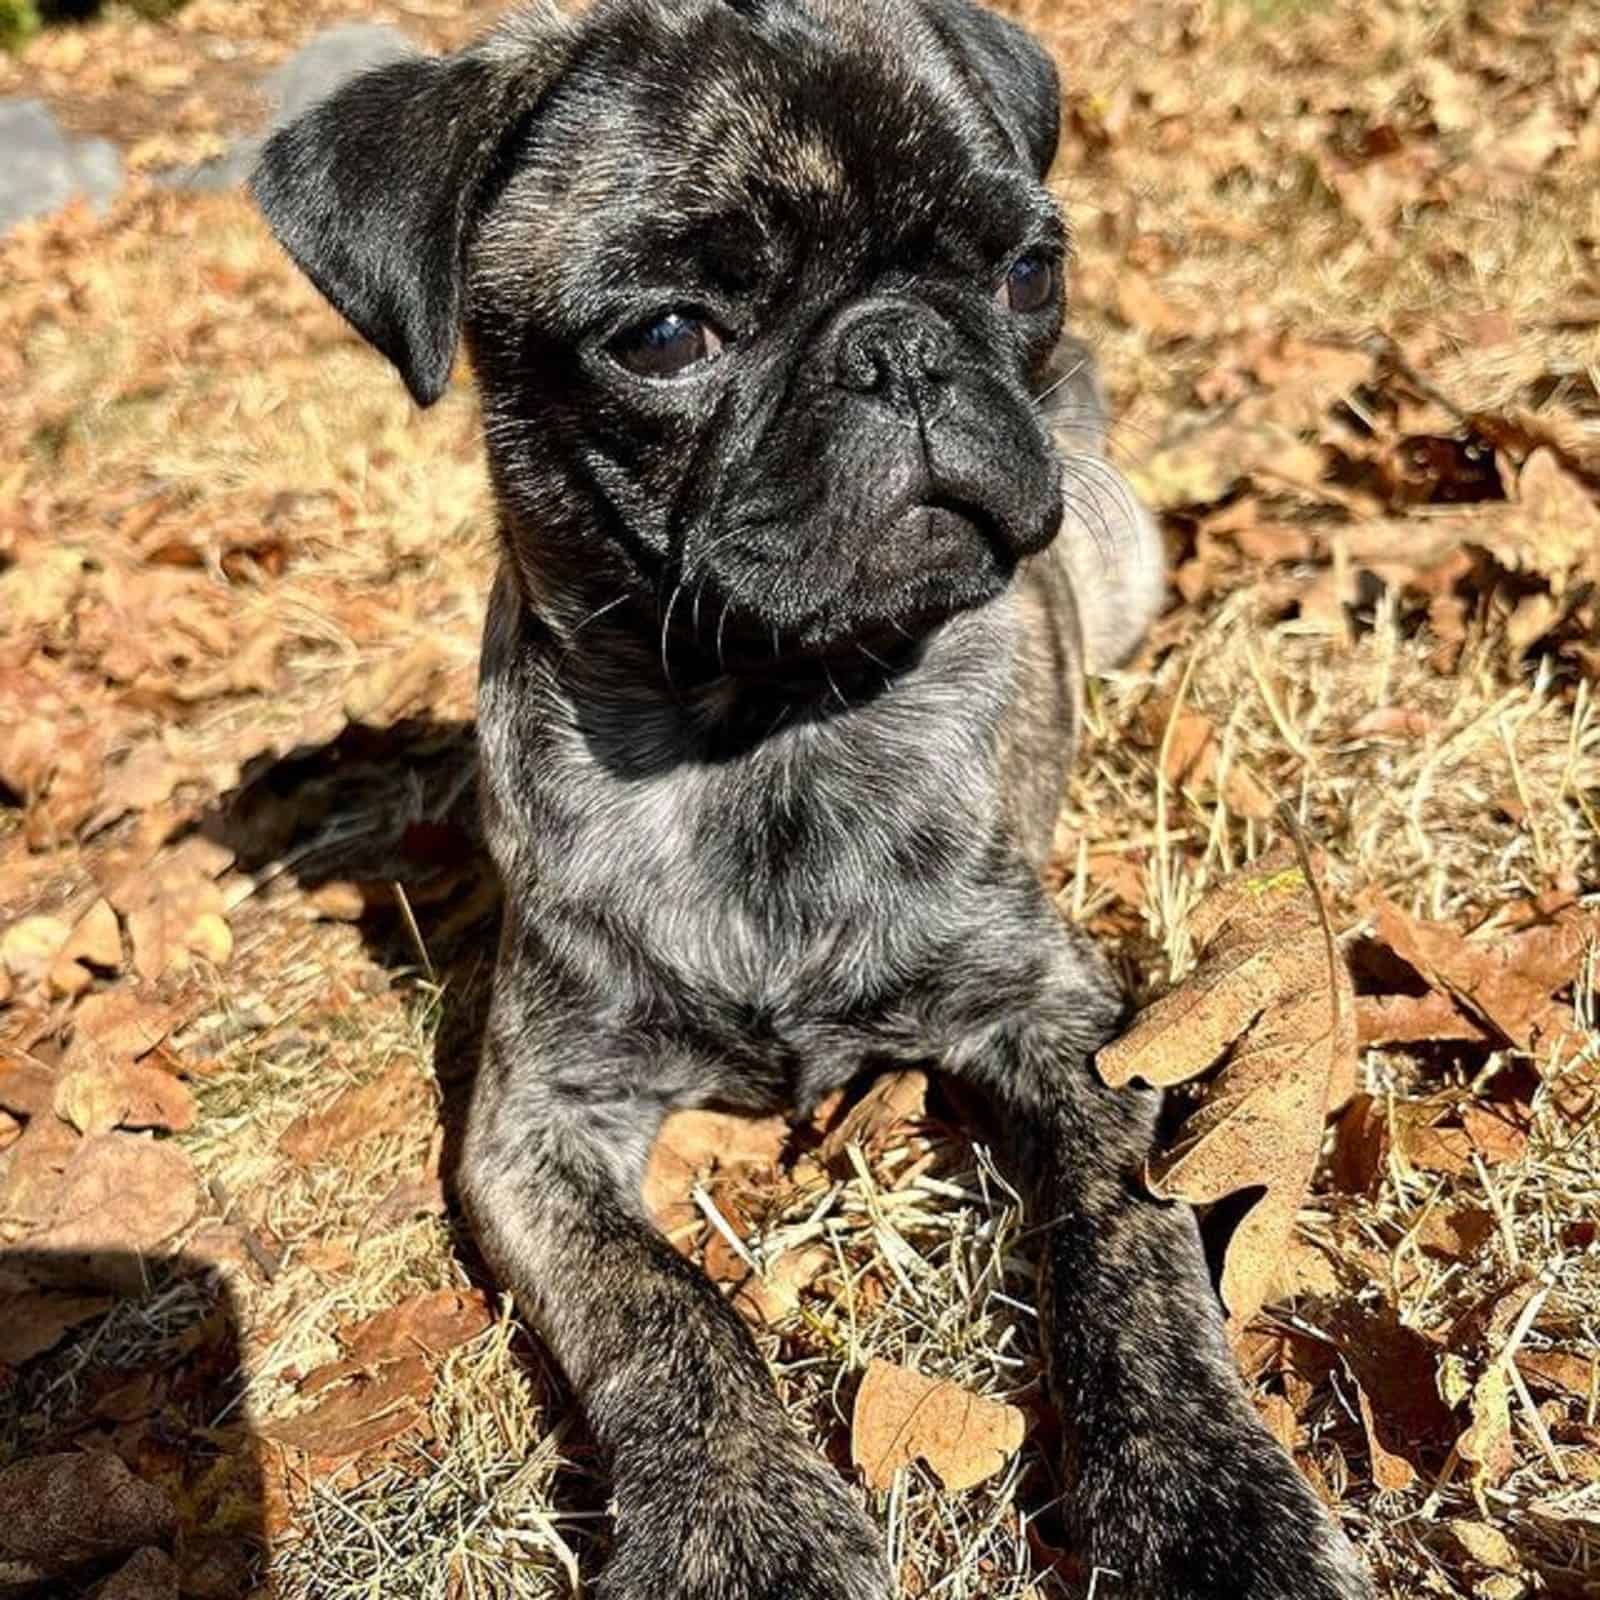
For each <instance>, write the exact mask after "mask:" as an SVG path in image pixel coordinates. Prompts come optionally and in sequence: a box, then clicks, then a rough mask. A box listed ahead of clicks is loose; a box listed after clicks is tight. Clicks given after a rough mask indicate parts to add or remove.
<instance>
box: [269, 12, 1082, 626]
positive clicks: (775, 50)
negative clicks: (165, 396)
mask: <svg viewBox="0 0 1600 1600" xmlns="http://www.w3.org/2000/svg"><path fill="white" fill-rule="evenodd" d="M1057 116H1058V98H1057V85H1056V77H1055V72H1054V69H1053V67H1052V65H1051V63H1050V61H1049V58H1048V57H1047V56H1045V55H1044V54H1043V52H1042V51H1040V50H1039V49H1038V48H1037V46H1035V45H1034V44H1033V43H1032V41H1031V40H1030V39H1029V38H1028V37H1027V35H1026V34H1024V33H1023V32H1022V31H1021V30H1020V29H1018V28H1016V27H1014V26H1013V25H1012V24H1010V23H1008V22H1006V21H1004V20H1002V19H1001V18H999V17H997V16H995V15H994V14H992V13H990V12H988V11H985V10H982V9H980V8H979V7H978V6H976V5H974V4H972V3H970V0H596V4H595V5H594V6H593V7H592V9H590V10H588V11H587V12H585V13H583V14H582V15H580V16H578V17H575V18H571V19H568V18H564V17H561V16H559V15H557V14H556V13H555V12H554V11H534V12H525V13H522V14H520V15H518V16H515V17H513V18H512V19H510V20H509V21H508V22H507V23H506V24H504V25H502V26H501V28H500V29H498V30H497V31H496V32H494V33H492V34H491V35H489V36H488V37H487V38H485V39H484V40H482V41H481V42H480V43H478V44H477V45H475V46H473V47H471V48H469V49H467V50H465V51H463V52H461V53H460V54H457V55H454V56H449V57H445V58H442V59H425V58H420V57H419V58H415V59H409V60H404V61H400V62H396V63H393V64H391V65H387V66H384V67H381V68H379V69H377V70H376V71H373V72H370V73H368V74H366V75H365V76H363V77H361V78H359V79H357V80H355V81H353V82H352V83H350V84H348V85H346V86H345V87H344V88H343V89H341V90H339V91H338V92H337V93H335V94H334V95H333V96H332V97H331V98H330V99H329V100H327V101H325V102H324V103H323V104H322V105H320V106H319V107H317V108H315V109H314V110H312V111H311V112H309V113H308V114H306V115H305V116H304V117H302V118H301V119H300V120H299V121H298V122H296V123H293V124H292V125H290V126H289V127H288V128H286V129H284V130H283V131H281V132H279V133H278V134H277V135H276V136H275V137H274V138H273V139H272V140H271V141H270V142H269V143H268V145H267V147H266V150H265V153H264V156H263V159H262V162H261V165H260V167H259V169H258V171H257V173H256V176H255V179H254V181H253V189H254V193H255V195H256V198H257V199H258V201H259V203H260V204H261V206H262V208H263V209H264V210H265V212H266V214H267V217H268V218H269V220H270V221H271V223H272V225H273V227H274V228H275V230H276V231H277V233H278V235H279V237H280V238H281V239H282V240H283V242H284V244H285V245H286V246H287V248H288V249H289V250H290V252H291V253H292V254H293V255H294V256H295V258H296V259H297V260H298V261H299V263H300V264H301V266H302V267H303V268H304V269H305V270H306V272H307V273H308V274H309V275H310V277H311V278H312V279H313V280H314V281H315V282H316V284H317V285H318V286H319V287H320V288H321V289H322V291H323V292H324V293H325V294H326V295H327V297H328V298H329V299H330V300H331V301H332V302H333V304H334V305H335V306H336V307H337V308H338V309H339V310H340V311H341V312H342V313H343V314H344V316H345V317H346V318H348V319H349V321H350V322H351V323H352V324H353V325H354V326H355V327H356V329H357V330H358V331H359V332H361V333H362V334H363V335H364V336H365V337H366V338H367V339H369V340H370V341H371V342H372V343H373V344H374V345H376V346H377V348H378V349H379V350H381V351H382V352H383V353H384V354H385V355H386V356H387V357H388V358H389V359H390V360H391V361H392V362H393V363H394V365H395V366H396V367H397V368H398V369H399V370H400V373H401V374H402V376H403V377H404V378H405V381H406V383H407V385H408V386H409V388H410V390H411V392H412V394H413V395H414V396H415V397H416V399H417V400H418V402H420V403H421V404H423V405H427V404H429V403H430V402H432V401H433V400H435V399H437V398H438V396H439V395H440V393H441V392H442V390H443V389H444V387H445V385H446V383H447V381H448V378H449V373H450V368H451V365H452V362H453V359H454V356H455V352H456V349H457V346H458V343H459V342H460V340H461V338H462V336H463V334H464V335H465V339H466V342H467V347H468V349H469V351H470V354H471V356H472V360H473V365H474V368H475V370H476V373H477V376H478V379H479V383H480V386H481V389H482V393H483V401H484V414H485V434H486V438H487V442H488V449H489V456H490V462H491V468H492V471H493V473H494V477H495V482H496V487H497V490H498V493H499V497H500V501H501V505H502V508H503V515H504V517H505V519H506V525H507V532H508V535H509V537H510V539H511V542H512V546H513V549H514V551H515V553H516V555H517V558H518V560H519V564H521V565H522V566H523V567H524V568H525V569H526V570H529V571H531V572H532V574H533V577H532V579H531V581H533V582H535V583H537V582H538V581H539V574H540V572H546V573H549V572H564V573H568V574H580V573H581V574H587V575H589V576H590V577H592V578H594V579H595V580H596V584H591V585H590V592H591V593H593V592H594V589H595V587H596V586H597V585H603V586H609V587H610V588H612V589H614V590H615V591H616V594H617V597H618V600H619V602H621V601H622V600H623V598H624V597H630V598H633V599H637V600H638V601H640V602H641V603H643V604H645V605H647V606H648V607H649V608H650V609H651V611H652V613H653V614H657V608H658V607H659V606H661V605H662V604H663V603H665V602H667V601H668V597H669V596H671V595H672V594H673V593H674V592H677V593H687V594H691V595H692V596H693V597H694V601H695V604H694V605H693V607H692V608H691V607H690V606H689V605H688V604H685V605H684V606H683V609H682V616H681V617H680V618H679V620H678V621H677V622H676V623H675V624H674V626H683V625H687V618H688V617H689V616H690V615H691V614H692V615H693V616H694V617H695V618H697V619H702V620H703V622H704V626H705V628H706V631H707V632H708V633H709V630H710V629H711V627H713V626H715V628H716V629H717V632H718V635H719V643H726V644H727V645H728V646H729V647H732V646H733V645H734V644H736V642H738V641H741V640H743V641H747V642H749V643H751V644H752V645H753V644H754V643H755V642H756V641H759V643H760V648H761V650H762V651H763V653H767V652H770V651H772V650H773V649H774V648H776V649H777V650H779V651H781V652H828V651H831V650H833V649H836V648H838V647H840V646H842V645H845V644H847V643H849V644H854V643H863V642H866V641H868V640H869V639H873V638H877V637H880V636H887V635H894V634H901V635H913V636H914V635H916V634H918V633H920V632H921V631H923V630H925V629H926V628H927V627H928V626H930V625H931V624H932V623H934V622H936V621H937V620H939V619H941V618H943V617H945V616H948V615H950V614H951V613H953V612H955V611H958V610H961V609H963V608H966V607H970V606H974V605H977V604H980V603H982V602H983V601H985V600H987V599H989V598H991V597H992V596H994V595H995V594H996V593H998V592H999V590H1000V589H1001V588H1003V587H1004V585H1005V584H1006V582H1007V580H1008V579H1009V577H1010V576H1011V574H1012V572H1013V570H1014V569H1015V567H1016V564H1017V562H1018V561H1019V560H1020V559H1021V558H1022V557H1024V556H1026V555H1027V554H1029V553H1031V552H1034V551H1037V550H1039V549H1041V548H1042V547H1043V546H1044V545H1046V544H1047V543H1048V542H1049V541H1050V540H1051V538H1052V537H1053V536H1054V535H1055V532H1056V529H1057V527H1058V524H1059V522H1060V518H1061V505H1062V489H1061V471H1060V463H1059V459H1058V456H1057V453H1056V451H1055V448H1054V447H1053V445H1052V442H1051V440H1050V437H1049V434H1048V431H1047V428H1046V426H1045V423H1044V421H1043V419H1042V417H1041V413H1040V410H1039V407H1038V406H1037V404H1036V403H1035V400H1034V398H1033V396H1034V394H1035V393H1036V392H1037V391H1038V389H1039V388H1040V387H1041V385H1042V381H1043V379H1042V375H1043V374H1044V372H1045V368H1046V364H1047V362H1048V361H1049V359H1050V357H1051V353H1052V351H1053V350H1054V349H1055V347H1056V344H1057V338H1058V335H1059V333H1060V330H1061V319H1062V263H1063V254H1064V248H1065V239H1064V233H1063V227H1062V222H1061V219H1060V216H1059V214H1058V211H1057V208H1056V206H1055V205H1054V203H1053V202H1052V200H1051V199H1050V197H1049V196H1048V194H1047V193H1046V190H1045V188H1044V186H1043V182H1042V178H1043V174H1044V172H1045V169H1046V168H1047V167H1048V166H1049V164H1050V161H1051V158H1052V156H1053V154H1054V151H1055V144H1056V133H1057ZM697 625H698V623H697Z"/></svg>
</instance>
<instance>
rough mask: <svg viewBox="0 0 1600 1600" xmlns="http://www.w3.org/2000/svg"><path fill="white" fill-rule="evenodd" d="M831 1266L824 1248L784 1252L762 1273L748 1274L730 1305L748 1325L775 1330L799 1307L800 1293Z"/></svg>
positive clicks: (832, 1262) (830, 1254) (829, 1252)
mask: <svg viewBox="0 0 1600 1600" xmlns="http://www.w3.org/2000/svg"><path fill="white" fill-rule="evenodd" d="M833 1264H834V1254H833V1251H831V1250H830V1249H828V1248H827V1246H826V1245H820V1244H813V1245H807V1246H805V1248H803V1249H800V1250H785V1251H784V1252H783V1254H782V1255H780V1256H779V1257H778V1259H777V1260H776V1261H774V1262H771V1263H769V1264H768V1265H767V1267H766V1269H765V1270H764V1271H762V1272H759V1273H756V1272H752V1273H749V1274H748V1275H747V1276H746V1277H745V1278H744V1279H743V1281H742V1282H740V1283H739V1284H738V1285H737V1286H736V1287H735V1289H734V1291H733V1303H734V1305H735V1306H737V1307H738V1308H739V1310H740V1311H742V1312H743V1313H744V1315H745V1316H746V1317H748V1318H749V1319H750V1320H751V1321H752V1322H754V1323H756V1324H758V1325H765V1326H767V1327H772V1326H775V1325H776V1324H777V1323H780V1322H782V1321H783V1319H784V1318H785V1317H787V1316H790V1315H792V1314H793V1313H794V1311H795V1310H796V1309H798V1307H799V1305H800V1295H801V1293H802V1291H803V1290H805V1289H806V1288H807V1287H809V1286H810V1285H811V1284H812V1283H814V1282H815V1281H816V1279H817V1278H818V1277H820V1276H821V1275H822V1274H823V1273H824V1272H826V1271H827V1270H828V1268H829V1267H831V1266H832V1265H833Z"/></svg>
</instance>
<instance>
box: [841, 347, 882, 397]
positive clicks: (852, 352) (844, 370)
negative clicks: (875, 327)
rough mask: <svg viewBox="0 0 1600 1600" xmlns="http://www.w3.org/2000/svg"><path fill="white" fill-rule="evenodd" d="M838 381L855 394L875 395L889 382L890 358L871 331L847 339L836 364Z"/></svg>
mask: <svg viewBox="0 0 1600 1600" xmlns="http://www.w3.org/2000/svg"><path fill="white" fill-rule="evenodd" d="M837 371H838V376H839V382H840V383H841V384H843V385H844V387H845V388H847V389H853V390H855V391H856V393H858V394H876V393H877V392H878V390H880V389H882V388H883V387H884V386H885V385H886V384H887V383H888V381H889V355H888V352H887V351H886V350H885V349H884V347H883V340H882V338H881V337H877V336H875V335H874V334H873V333H872V332H871V331H866V332H863V333H862V334H860V335H858V336H857V337H856V338H853V339H846V340H845V341H844V344H843V346H842V348H841V349H840V351H839V359H838V363H837Z"/></svg>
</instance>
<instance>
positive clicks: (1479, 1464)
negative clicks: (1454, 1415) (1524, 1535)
mask: <svg viewBox="0 0 1600 1600" xmlns="http://www.w3.org/2000/svg"><path fill="white" fill-rule="evenodd" d="M1467 1408H1468V1415H1469V1417H1470V1419H1471V1420H1470V1421H1469V1422H1468V1424H1467V1427H1466V1429H1465V1431H1464V1432H1463V1433H1462V1435H1461V1437H1460V1438H1459V1439H1457V1440H1456V1449H1457V1450H1458V1451H1459V1452H1460V1454H1461V1459H1462V1460H1463V1461H1467V1462H1470V1463H1471V1465H1472V1467H1473V1474H1472V1475H1473V1478H1474V1479H1475V1480H1476V1481H1477V1482H1478V1483H1481V1484H1485V1485H1488V1486H1490V1487H1493V1486H1494V1485H1495V1484H1497V1483H1501V1482H1503V1481H1504V1479H1505V1478H1506V1477H1507V1475H1508V1474H1509V1473H1510V1471H1511V1469H1512V1467H1514V1466H1515V1465H1516V1460H1517V1450H1516V1442H1515V1440H1513V1438H1512V1436H1511V1380H1510V1378H1509V1377H1508V1376H1507V1375H1506V1369H1505V1367H1504V1366H1503V1365H1502V1364H1501V1363H1500V1362H1498V1361H1497V1362H1495V1363H1493V1364H1492V1365H1491V1366H1490V1367H1489V1368H1488V1370H1487V1371H1485V1372H1484V1373H1483V1375H1482V1376H1481V1377H1480V1378H1479V1379H1478V1380H1477V1382H1475V1383H1474V1384H1473V1385H1472V1392H1471V1394H1470V1395H1469V1397H1468V1400H1467Z"/></svg>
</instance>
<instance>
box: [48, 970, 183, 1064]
mask: <svg viewBox="0 0 1600 1600" xmlns="http://www.w3.org/2000/svg"><path fill="white" fill-rule="evenodd" d="M182 1020H183V1013H182V1012H181V1011H180V1010H178V1008H177V1007H175V1006H170V1005H165V1004H163V1003H161V1002H160V1001H157V1000H147V999H145V998H143V997H142V996H141V995H139V994H138V993H137V992H136V991H134V990H132V989H129V988H126V987H119V988H113V989H107V990H105V991H104V992H103V993H101V994H91V995H86V996H85V997H84V998H83V999H82V1000H80V1001H79V1002H78V1006H77V1009H76V1010H75V1011H74V1012H73V1013H72V1046H71V1048H70V1049H69V1050H68V1053H67V1063H68V1064H69V1065H71V1064H73V1062H74V1059H75V1058H74V1055H73V1052H74V1051H76V1050H77V1049H78V1048H79V1047H80V1045H82V1044H85V1043H88V1044H92V1045H94V1046H95V1047H96V1049H97V1050H99V1051H102V1052H104V1053H105V1054H106V1055H109V1056H113V1057H124V1058H126V1059H128V1060H130V1061H136V1060H138V1058H139V1057H140V1056H144V1055H148V1054H149V1053H150V1052H151V1051H152V1050H154V1049H155V1048H156V1046H157V1045H159V1044H160V1043H161V1042H162V1040H164V1039H165V1038H166V1037H167V1036H168V1034H170V1033H171V1032H172V1031H173V1029H175V1028H176V1027H178V1026H179V1024H180V1023H181V1022H182Z"/></svg>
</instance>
